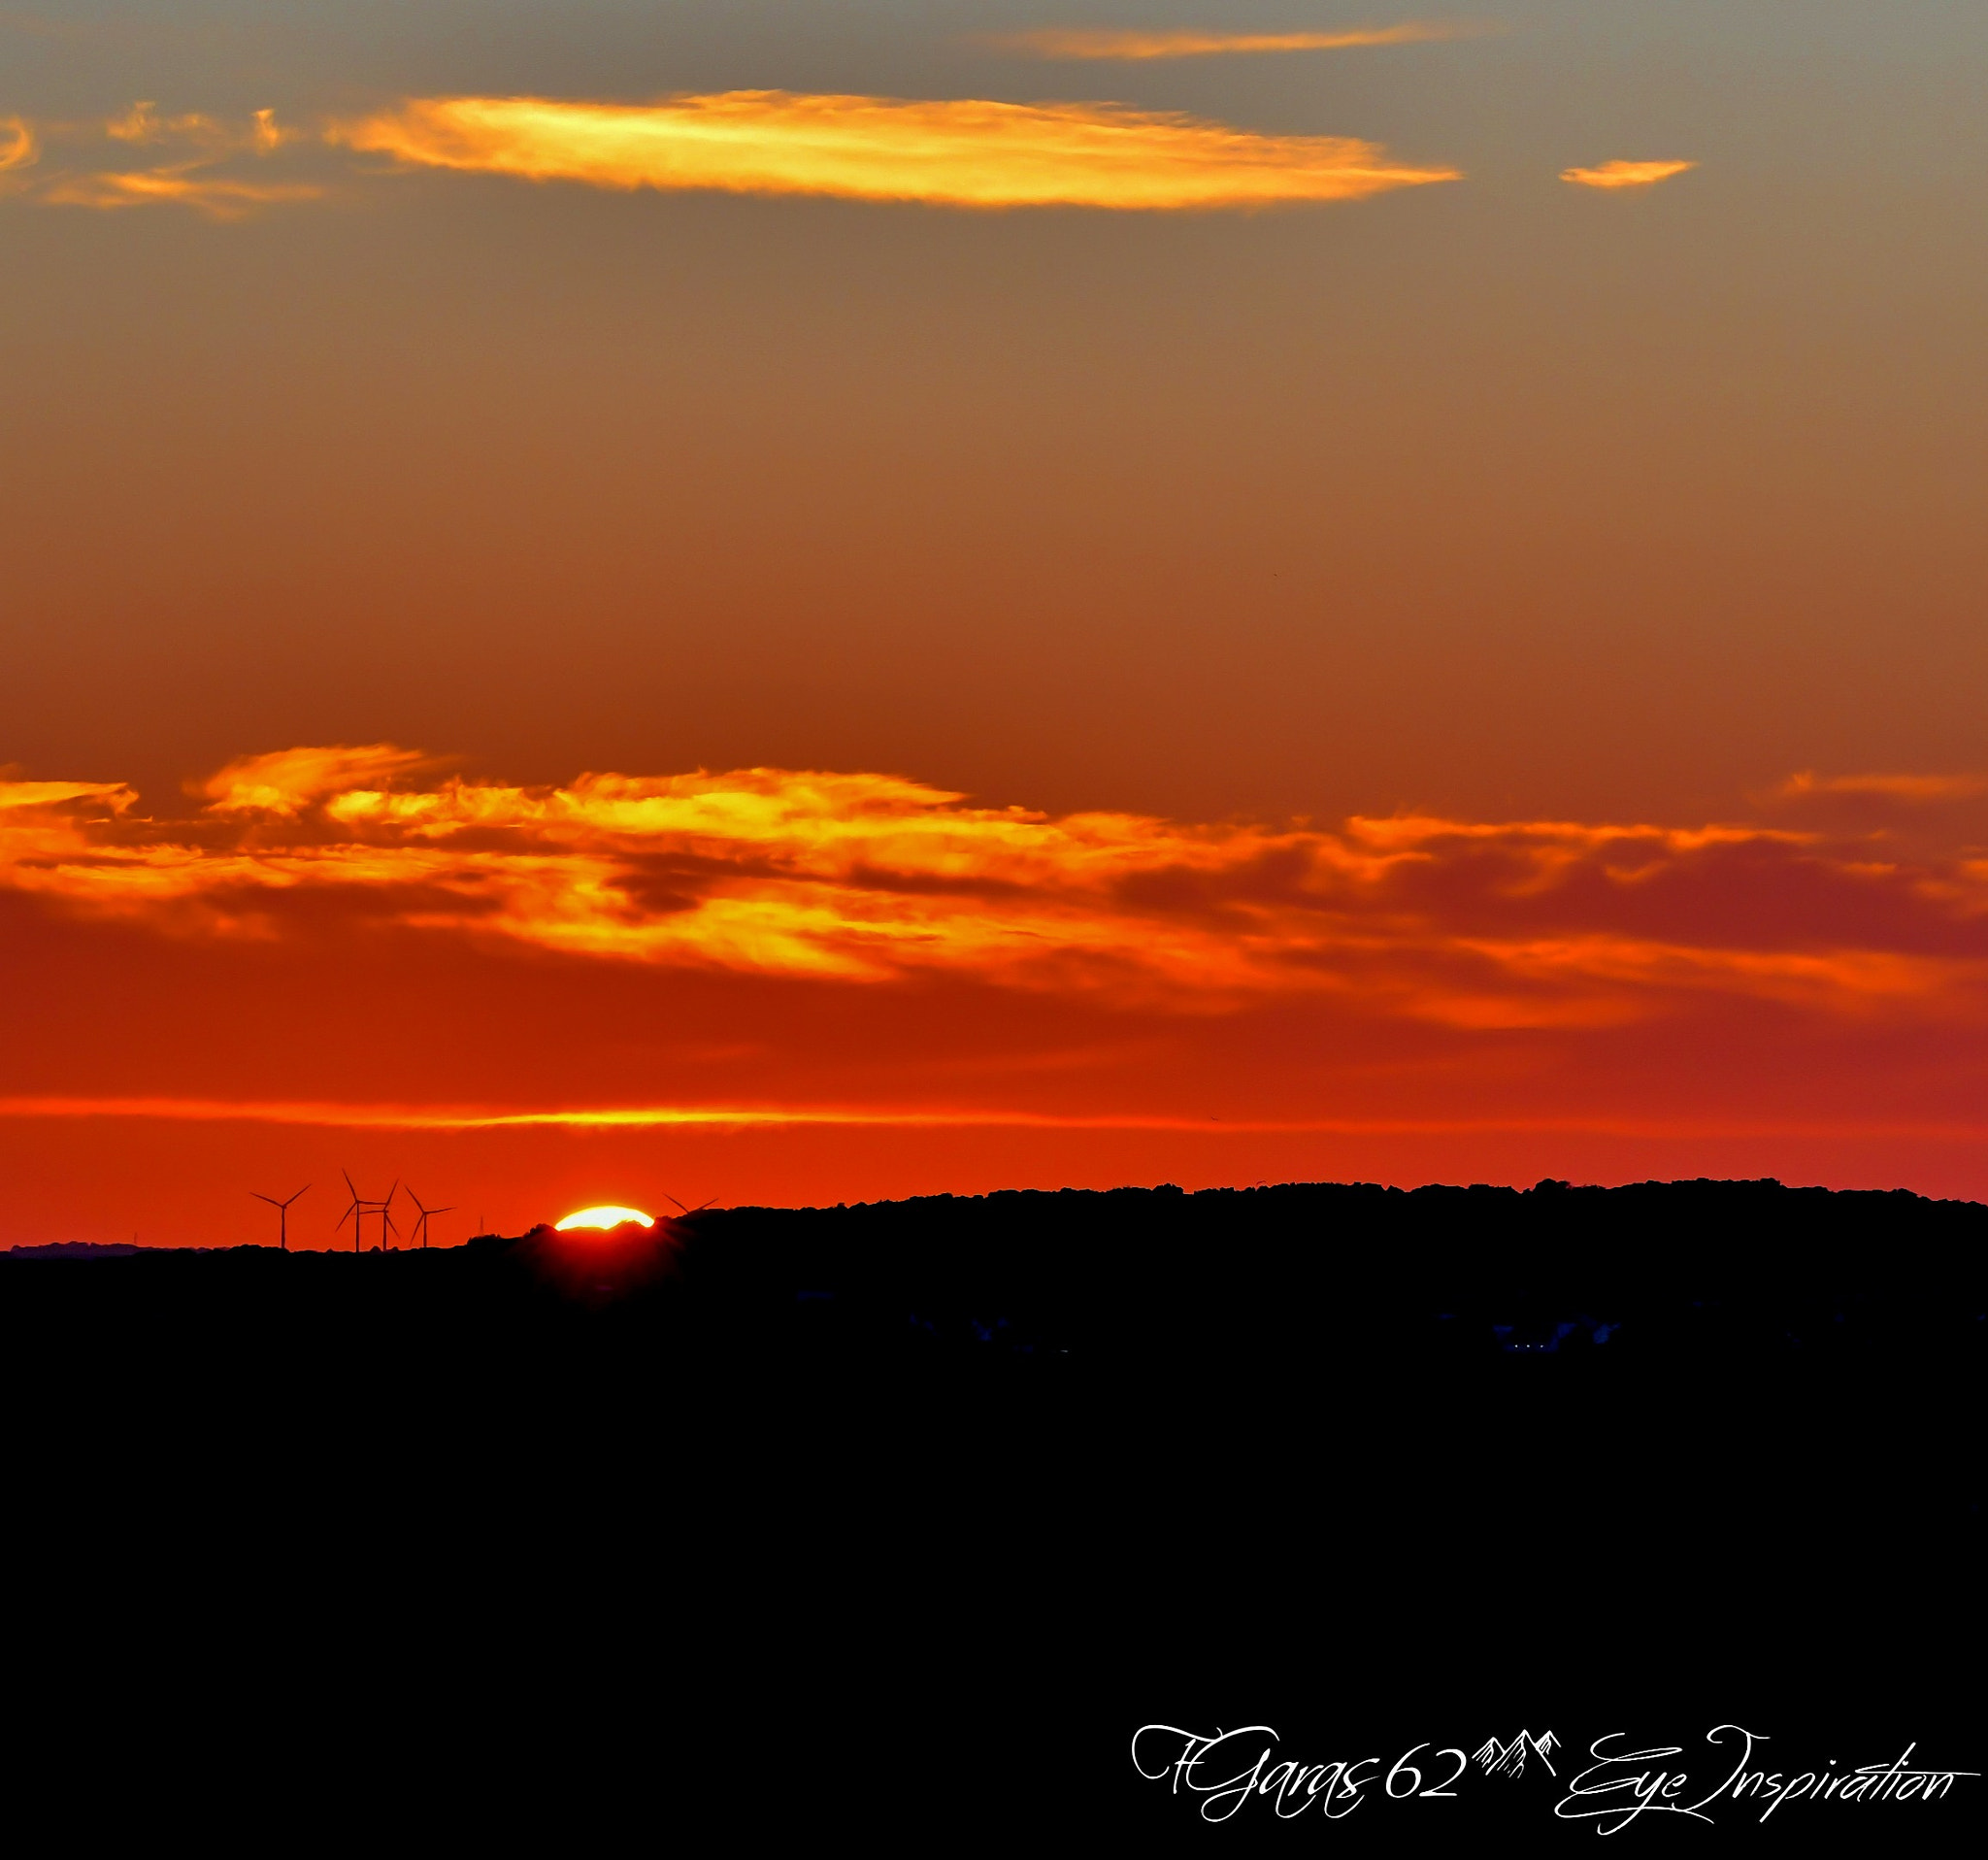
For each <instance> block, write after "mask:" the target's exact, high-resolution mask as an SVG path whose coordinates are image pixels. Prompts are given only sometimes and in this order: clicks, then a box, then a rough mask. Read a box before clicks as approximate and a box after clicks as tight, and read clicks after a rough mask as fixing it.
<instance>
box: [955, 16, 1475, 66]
mask: <svg viewBox="0 0 1988 1860" xmlns="http://www.w3.org/2000/svg"><path fill="white" fill-rule="evenodd" d="M1482 30H1483V28H1482V27H1479V26H1471V25H1462V24H1445V23H1442V22H1441V21H1429V22H1419V23H1418V22H1414V21H1410V22H1408V23H1407V24H1405V25H1399V26H1371V27H1354V28H1352V29H1350V30H1347V31H1343V32H1196V31H1192V30H1185V31H1177V32H1106V31H1086V30H1083V29H1081V28H1065V27H1059V26H1046V27H1044V28H1043V29H1042V30H1041V31H1037V32H1014V33H1007V34H1003V35H1001V36H999V37H995V38H988V39H983V40H982V41H981V42H980V43H981V44H983V45H987V46H992V47H995V48H998V49H1000V50H1007V51H1020V52H1026V53H1028V54H1029V55H1031V56H1033V57H1037V58H1072V59H1078V58H1082V59H1114V60H1127V61H1143V60H1146V59H1149V58H1208V57H1216V56H1221V55H1224V54H1229V53H1237V52H1243V53H1247V52H1268V51H1342V50H1347V49H1349V48H1352V47H1355V46H1409V45H1422V44H1426V43H1428V42H1429V41H1431V40H1436V39H1462V38H1466V37H1470V36H1472V35H1474V34H1475V33H1477V32H1480V31H1482Z"/></svg>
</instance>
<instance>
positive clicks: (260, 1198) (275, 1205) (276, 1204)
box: [248, 1188, 289, 1208]
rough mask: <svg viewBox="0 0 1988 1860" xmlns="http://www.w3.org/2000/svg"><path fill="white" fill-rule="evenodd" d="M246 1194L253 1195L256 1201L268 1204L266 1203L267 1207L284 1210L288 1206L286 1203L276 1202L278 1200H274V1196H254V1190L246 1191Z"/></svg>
mask: <svg viewBox="0 0 1988 1860" xmlns="http://www.w3.org/2000/svg"><path fill="white" fill-rule="evenodd" d="M248 1192H249V1193H250V1194H251V1195H255V1199H256V1200H257V1201H266V1202H268V1203H269V1205H270V1206H271V1207H272V1208H286V1207H288V1206H289V1204H288V1203H287V1202H281V1201H278V1200H277V1198H276V1197H275V1196H274V1195H256V1194H255V1190H254V1189H252V1188H251V1189H249V1191H248Z"/></svg>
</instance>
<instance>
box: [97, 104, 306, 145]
mask: <svg viewBox="0 0 1988 1860" xmlns="http://www.w3.org/2000/svg"><path fill="white" fill-rule="evenodd" d="M104 133H105V134H106V135H107V136H110V137H111V138H112V139H113V140H115V141H117V142H128V143H134V144H141V145H144V144H150V143H160V142H182V143H191V144H193V145H195V146H196V147H198V148H201V149H209V150H211V151H215V152H219V151H223V150H227V149H255V150H257V151H258V152H260V153H267V152H268V151H269V150H270V149H277V148H281V147H282V144H284V143H285V142H287V141H289V140H290V137H289V135H288V134H287V133H286V132H285V131H283V130H282V129H281V128H279V127H278V126H277V120H276V112H275V111H274V110H258V111H256V112H255V113H254V114H253V115H252V116H250V117H249V119H248V123H247V124H246V125H245V126H243V127H240V128H231V127H230V126H229V125H228V124H227V123H224V122H222V121H221V120H220V119H219V118H218V117H216V116H202V115H201V114H199V113H198V112H193V113H190V114H188V115H186V116H160V115H159V114H158V106H157V105H156V104H152V103H135V104H133V105H132V106H131V108H130V109H129V110H128V111H127V112H126V113H125V114H124V115H123V116H119V117H117V118H116V119H115V120H114V121H111V122H108V123H106V124H105V125H104Z"/></svg>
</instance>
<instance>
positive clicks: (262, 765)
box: [194, 743, 434, 819]
mask: <svg viewBox="0 0 1988 1860" xmlns="http://www.w3.org/2000/svg"><path fill="white" fill-rule="evenodd" d="M433 766H434V762H433V758H432V757H429V756H424V755H422V754H421V753H420V751H419V750H417V749H399V748H395V747H394V746H393V745H392V744H391V743H368V744H362V745H360V746H359V747H347V746H345V745H343V744H339V745H335V746H333V747H329V748H321V749H278V750H275V751H274V752H273V753H271V754H268V755H244V756H238V757H237V758H236V759H235V760H234V761H232V762H230V763H229V764H228V765H227V767H226V768H224V769H222V770H221V771H220V772H219V773H218V774H216V775H214V776H211V777H209V778H208V780H207V781H203V782H201V783H200V784H199V785H198V787H197V788H196V789H195V790H194V791H195V792H196V793H198V794H204V795H205V796H206V797H207V799H208V802H209V805H210V806H211V807H212V809H213V811H214V812H215V814H282V816H283V817H284V818H286V819H294V818H295V817H296V816H297V815H298V814H301V813H302V812H303V810H304V809H305V808H306V807H307V806H308V805H309V804H310V803H311V802H313V801H316V800H319V799H321V798H322V797H323V796H325V795H327V794H336V793H338V792H340V791H341V790H342V789H350V788H357V787H360V786H362V785H364V784H366V783H368V782H378V781H391V780H393V778H394V777H396V776H401V775H408V774H411V773H412V772H413V771H414V770H415V769H419V768H432V767H433Z"/></svg>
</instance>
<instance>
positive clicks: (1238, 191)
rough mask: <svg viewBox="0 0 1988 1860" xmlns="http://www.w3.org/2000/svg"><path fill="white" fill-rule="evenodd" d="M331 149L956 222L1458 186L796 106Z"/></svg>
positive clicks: (482, 105)
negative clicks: (911, 209)
mask: <svg viewBox="0 0 1988 1860" xmlns="http://www.w3.org/2000/svg"><path fill="white" fill-rule="evenodd" d="M332 135H333V140H335V141H340V142H343V143H346V144H348V146H350V147H352V148H354V149H366V150H370V151H372V152H375V153H380V154H386V155H391V156H393V157H394V159H395V160H397V161H400V162H403V163H406V164H408V165H410V166H417V167H431V168H451V169H458V170H466V171H471V172H476V173H483V174H502V175H514V176H516V177H519V178H521V179H524V180H530V181H576V182H582V183H588V184H590V185H593V186H597V187H623V188H634V187H655V188H661V189H665V190H678V189H717V190H720V191H724V192H730V193H752V194H825V195H836V196H840V197H842V198H845V199H852V200H896V201H919V202H924V203H926V204H928V205H933V206H947V207H980V208H1002V207H1047V206H1066V207H1101V208H1118V209H1126V210H1134V211H1140V210H1143V211H1179V210H1182V209H1195V208H1223V207H1268V206H1274V205H1278V204H1283V203H1291V202H1308V201H1327V200H1357V199H1362V198H1365V197H1366V196H1368V195H1371V194H1377V193H1383V192H1386V191H1388V190H1389V189H1392V188H1396V187H1411V186H1420V185H1423V184H1426V183H1430V182H1438V181H1454V180H1457V179H1459V176H1458V174H1457V172H1456V171H1455V170H1454V169H1449V168H1426V167H1420V168H1418V167H1408V166H1403V165H1400V164H1397V163H1394V162H1391V161H1389V160H1388V159H1387V158H1386V156H1385V154H1384V151H1383V150H1381V149H1379V148H1377V147H1376V146H1375V144H1373V143H1369V142H1359V141H1354V140H1352V139H1350V138H1346V137H1338V136H1259V135H1252V134H1250V133H1248V132H1247V131H1244V130H1240V129H1231V128H1228V127H1226V126H1225V125H1223V124H1221V123H1214V122H1205V121H1201V120H1199V119H1197V118H1195V117H1191V116H1160V115H1153V114H1150V113H1146V112H1142V111H1135V110H1127V109H1121V108H1119V107H1117V106H1115V105H1110V104H1014V103H990V102H979V101H959V102H905V101H899V100H896V99H892V98H886V97H845V96H801V95H796V94H794V93H791V92H787V91H780V90H733V91H726V92H724V93H722V94H719V95H714V96H696V97H677V98H672V99H669V100H667V101H665V102H662V103H655V104H646V105H624V104H606V103H561V102H556V101H552V100H548V99H546V98H539V97H439V98H413V99H410V100H408V101H407V102H404V103H402V104H401V105H400V106H398V107H397V108H396V109H393V110H390V111H386V112H383V113H381V115H378V116H370V117H368V118H366V119H365V120H363V121H360V122H353V123H348V124H344V125H342V126H340V127H338V128H337V129H335V130H334V131H333V132H332Z"/></svg>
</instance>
